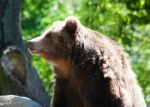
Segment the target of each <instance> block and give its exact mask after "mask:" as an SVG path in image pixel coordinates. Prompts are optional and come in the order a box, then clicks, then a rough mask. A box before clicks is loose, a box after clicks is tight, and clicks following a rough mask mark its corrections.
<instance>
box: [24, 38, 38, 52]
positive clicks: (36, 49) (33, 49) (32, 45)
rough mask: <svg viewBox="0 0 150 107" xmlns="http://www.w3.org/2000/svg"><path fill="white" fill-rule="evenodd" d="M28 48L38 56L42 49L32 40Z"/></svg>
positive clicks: (28, 42)
mask: <svg viewBox="0 0 150 107" xmlns="http://www.w3.org/2000/svg"><path fill="white" fill-rule="evenodd" d="M27 46H28V48H29V50H30V51H31V52H32V53H33V54H36V53H38V52H39V51H40V47H39V46H38V43H36V42H33V41H32V40H29V41H27Z"/></svg>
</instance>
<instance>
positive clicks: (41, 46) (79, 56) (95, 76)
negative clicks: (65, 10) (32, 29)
mask: <svg viewBox="0 0 150 107" xmlns="http://www.w3.org/2000/svg"><path fill="white" fill-rule="evenodd" d="M28 44H29V49H30V50H31V52H32V53H33V54H36V55H38V56H40V57H42V58H44V59H46V60H47V61H48V62H49V63H51V64H53V65H54V73H55V86H54V96H53V100H52V107H146V104H145V101H144V98H143V95H142V91H141V88H140V87H139V85H138V84H137V81H136V77H135V74H134V72H133V71H132V69H131V67H130V64H129V61H128V58H127V54H126V53H125V52H124V50H123V49H122V48H121V47H120V46H118V45H117V44H116V43H114V42H113V41H112V40H110V39H109V38H107V37H105V36H103V35H102V34H100V33H98V32H95V31H93V30H91V29H89V28H86V27H85V26H83V25H82V24H81V23H80V22H79V20H78V19H76V18H75V17H73V16H70V17H68V18H66V19H65V21H57V22H54V23H53V26H52V27H51V28H49V29H48V30H46V31H45V32H44V33H43V34H42V35H41V36H40V37H37V38H34V39H32V40H30V41H28Z"/></svg>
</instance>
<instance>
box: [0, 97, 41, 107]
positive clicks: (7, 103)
mask: <svg viewBox="0 0 150 107" xmlns="http://www.w3.org/2000/svg"><path fill="white" fill-rule="evenodd" d="M0 107H42V106H41V105H39V104H38V103H37V102H35V101H33V100H31V99H29V98H27V97H21V96H15V95H5V96H0Z"/></svg>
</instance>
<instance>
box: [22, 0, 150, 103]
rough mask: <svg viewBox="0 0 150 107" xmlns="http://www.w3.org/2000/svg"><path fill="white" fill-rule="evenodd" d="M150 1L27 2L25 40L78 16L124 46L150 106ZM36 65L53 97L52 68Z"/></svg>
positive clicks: (36, 62)
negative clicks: (59, 22) (68, 18)
mask: <svg viewBox="0 0 150 107" xmlns="http://www.w3.org/2000/svg"><path fill="white" fill-rule="evenodd" d="M149 7H150V1H148V0H136V1H135V0H113V1H111V0H93V1H92V0H82V1H80V0H79V1H76V0H71V1H70V0H44V1H42V0H24V1H23V8H22V27H23V39H24V40H28V39H30V38H33V37H35V36H37V35H40V33H41V32H42V31H43V30H44V29H46V28H48V26H50V25H51V24H52V22H54V21H55V20H60V19H64V18H65V17H66V16H69V15H76V16H78V17H79V19H80V20H81V22H82V23H83V24H84V25H85V26H88V27H89V28H92V29H94V30H97V31H99V32H101V33H103V34H105V35H108V36H110V37H111V38H113V39H114V40H115V41H118V43H119V44H120V45H123V47H125V50H126V51H127V52H128V53H129V55H130V58H131V64H132V66H133V69H134V71H135V72H136V73H137V76H138V80H139V83H140V84H141V86H142V87H143V89H144V94H145V99H146V101H147V103H148V104H150V78H149V75H150V50H149V47H150V9H149ZM33 63H34V65H35V67H36V69H37V71H38V73H39V75H40V78H41V80H42V81H43V83H44V85H45V87H46V90H47V91H48V92H49V94H50V95H51V93H52V88H51V86H52V84H53V82H52V80H53V73H52V67H51V66H49V65H48V64H47V63H46V62H45V61H44V60H43V59H41V58H37V57H34V58H33Z"/></svg>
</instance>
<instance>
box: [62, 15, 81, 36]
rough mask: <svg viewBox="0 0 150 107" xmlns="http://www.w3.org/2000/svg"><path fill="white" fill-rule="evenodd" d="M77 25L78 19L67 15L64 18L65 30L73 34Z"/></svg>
mask: <svg viewBox="0 0 150 107" xmlns="http://www.w3.org/2000/svg"><path fill="white" fill-rule="evenodd" d="M78 27H79V20H78V19H77V18H76V17H74V16H69V17H67V18H66V20H65V27H64V28H65V30H66V31H67V32H68V33H70V34H75V33H76V31H77V29H78Z"/></svg>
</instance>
